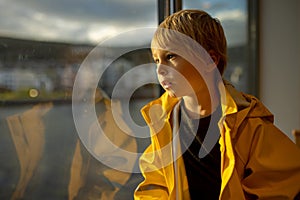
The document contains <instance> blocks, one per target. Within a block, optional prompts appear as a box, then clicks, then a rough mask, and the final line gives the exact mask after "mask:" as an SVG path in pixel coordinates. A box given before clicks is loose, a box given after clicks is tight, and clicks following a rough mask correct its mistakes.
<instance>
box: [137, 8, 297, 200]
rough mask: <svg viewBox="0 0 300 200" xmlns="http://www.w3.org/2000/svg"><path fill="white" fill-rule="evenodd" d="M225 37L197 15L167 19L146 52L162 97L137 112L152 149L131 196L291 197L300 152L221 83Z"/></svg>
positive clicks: (255, 103)
mask: <svg viewBox="0 0 300 200" xmlns="http://www.w3.org/2000/svg"><path fill="white" fill-rule="evenodd" d="M226 48H227V47H226V38H225V35H224V31H223V28H222V26H221V24H220V22H219V21H218V20H216V19H214V18H212V17H211V16H210V15H209V14H207V13H206V12H204V11H199V10H182V11H179V12H177V13H175V14H173V15H171V16H169V17H167V18H166V19H165V20H164V21H163V22H162V23H161V24H160V26H159V28H158V29H157V31H156V33H155V34H154V37H153V40H152V43H151V50H152V54H153V58H154V61H155V63H156V64H157V77H158V80H159V82H160V84H161V86H162V87H163V88H164V89H165V90H166V92H165V93H164V94H163V95H162V96H161V97H160V98H159V99H157V100H154V101H153V102H150V103H149V104H148V105H146V106H145V107H144V108H143V109H142V114H143V117H144V119H145V121H146V122H147V124H148V126H149V128H150V133H151V144H150V146H149V147H148V148H147V149H146V150H145V152H144V153H143V155H142V156H141V158H140V169H141V171H142V174H143V176H144V181H143V182H141V183H140V184H139V186H138V187H137V189H136V191H135V194H134V198H135V199H184V200H186V199H210V200H213V199H239V200H242V199H295V198H296V195H297V194H298V193H299V192H300V184H299V183H300V159H299V158H300V150H299V149H298V147H297V146H296V145H295V144H294V143H293V142H292V141H290V139H289V138H288V137H287V136H286V135H285V134H284V133H282V132H281V131H280V130H279V129H277V128H276V127H275V126H274V125H273V115H272V114H271V113H270V112H269V111H268V110H267V109H266V108H265V107H264V106H263V105H262V103H261V102H260V101H259V100H258V99H256V98H255V97H253V96H251V95H247V94H243V93H240V92H238V91H236V90H235V89H234V88H233V87H232V86H231V85H230V84H228V83H227V82H226V81H223V79H222V75H223V73H224V70H225V67H226V61H227V60H226V56H227V53H226Z"/></svg>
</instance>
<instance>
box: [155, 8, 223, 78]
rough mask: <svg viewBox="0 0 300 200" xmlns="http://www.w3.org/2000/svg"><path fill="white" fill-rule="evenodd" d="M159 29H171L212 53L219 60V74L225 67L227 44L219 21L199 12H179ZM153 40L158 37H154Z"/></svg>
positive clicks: (167, 19)
mask: <svg viewBox="0 0 300 200" xmlns="http://www.w3.org/2000/svg"><path fill="white" fill-rule="evenodd" d="M159 28H163V29H171V30H174V31H178V32H180V33H182V34H185V35H187V36H189V37H191V38H192V39H194V40H195V41H196V42H198V43H199V44H200V45H201V46H202V47H203V48H204V49H205V50H206V51H207V52H209V51H211V50H212V51H213V52H214V53H215V54H216V56H217V57H218V59H219V62H218V65H217V67H218V70H219V72H220V73H221V74H223V73H224V70H225V68H226V65H227V42H226V37H225V34H224V30H223V27H222V25H221V23H220V22H219V20H217V19H215V18H212V17H211V16H210V15H209V14H208V13H206V12H205V11H201V10H181V11H178V12H176V13H174V14H172V15H170V16H168V17H166V19H165V20H164V21H163V22H162V23H161V24H160V25H159ZM155 37H156V38H155V39H159V38H157V37H158V36H157V35H156V36H155Z"/></svg>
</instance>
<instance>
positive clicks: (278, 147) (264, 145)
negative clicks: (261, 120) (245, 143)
mask: <svg viewBox="0 0 300 200" xmlns="http://www.w3.org/2000/svg"><path fill="white" fill-rule="evenodd" d="M252 128H253V127H252ZM254 129H255V130H253V131H254V133H255V134H254V135H253V138H252V144H251V147H250V152H249V157H248V161H247V163H246V165H245V174H244V178H243V180H242V185H243V189H244V191H245V192H246V193H247V195H249V197H250V199H252V198H255V199H282V200H283V199H294V198H295V196H296V195H297V194H298V193H299V192H300V148H298V146H296V145H295V144H294V143H293V142H292V141H291V140H290V139H289V138H288V137H287V136H286V135H285V134H284V133H282V132H281V131H280V130H279V129H277V128H276V127H275V126H274V125H273V124H272V123H265V124H260V125H258V126H256V127H255V128H254Z"/></svg>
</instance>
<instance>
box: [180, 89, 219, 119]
mask: <svg viewBox="0 0 300 200" xmlns="http://www.w3.org/2000/svg"><path fill="white" fill-rule="evenodd" d="M218 97H219V95H217V94H216V93H214V94H212V96H210V94H209V93H208V94H206V95H204V94H203V93H202V94H201V95H197V96H196V97H193V96H184V97H183V100H184V106H185V108H186V110H187V113H188V115H189V116H190V117H191V118H193V119H196V118H203V117H207V116H209V115H211V114H212V113H213V112H214V111H215V110H216V108H217V107H218V105H219V104H220V100H219V98H218ZM211 99H213V101H211Z"/></svg>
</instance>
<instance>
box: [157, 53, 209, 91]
mask: <svg viewBox="0 0 300 200" xmlns="http://www.w3.org/2000/svg"><path fill="white" fill-rule="evenodd" d="M152 56H153V59H154V61H155V63H156V64H157V69H156V73H157V77H158V80H159V83H160V84H161V86H162V87H163V88H164V89H165V90H166V91H167V92H168V93H169V95H170V96H172V97H183V96H189V95H195V94H199V92H203V90H206V91H207V87H206V84H205V82H204V80H203V78H202V76H201V75H200V73H199V72H198V70H197V69H196V68H195V67H194V66H193V65H192V64H191V63H189V62H188V61H187V60H185V59H184V58H183V57H181V56H179V55H176V54H174V53H172V52H169V51H165V50H162V49H152Z"/></svg>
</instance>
